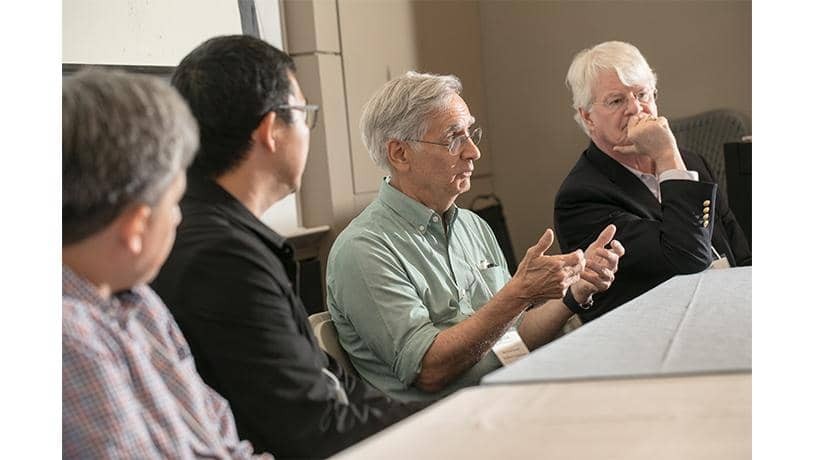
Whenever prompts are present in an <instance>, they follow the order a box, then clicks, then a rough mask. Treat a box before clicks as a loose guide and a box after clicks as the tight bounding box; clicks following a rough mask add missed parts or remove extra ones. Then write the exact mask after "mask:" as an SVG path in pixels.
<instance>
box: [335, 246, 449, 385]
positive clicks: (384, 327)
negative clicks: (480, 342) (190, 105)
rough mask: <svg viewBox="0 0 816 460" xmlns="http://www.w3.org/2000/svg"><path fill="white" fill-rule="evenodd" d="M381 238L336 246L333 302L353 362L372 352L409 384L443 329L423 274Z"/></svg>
mask: <svg viewBox="0 0 816 460" xmlns="http://www.w3.org/2000/svg"><path fill="white" fill-rule="evenodd" d="M381 238H382V237H381V236H379V235H374V234H372V233H369V234H365V233H364V234H358V235H356V236H355V237H353V238H351V239H349V240H346V241H344V242H341V243H340V244H339V245H338V246H337V247H336V248H335V250H334V251H333V254H332V257H331V261H330V264H332V265H333V267H332V270H331V271H330V276H329V280H328V284H329V293H330V301H329V306H330V311H332V316H333V318H334V319H335V324H336V325H337V328H338V334H339V338H340V342H341V344H342V345H343V347H344V348H346V350H348V351H349V352H350V353H349V354H350V355H351V356H352V361H355V356H357V357H359V356H364V355H365V354H366V352H367V351H370V352H371V353H373V354H374V355H375V356H376V358H377V359H378V360H379V361H381V362H382V363H385V364H386V365H387V366H388V367H389V368H390V369H389V370H390V372H391V373H392V374H393V375H395V376H396V377H397V379H398V380H399V381H400V382H402V384H403V385H404V386H405V387H408V386H410V385H411V384H412V383H413V382H414V379H415V378H416V376H417V374H418V373H419V371H420V369H421V363H422V359H423V357H424V356H425V353H426V352H427V350H428V348H429V347H430V346H431V344H432V343H433V341H434V339H435V338H436V336H437V335H438V334H439V332H440V329H439V328H437V327H436V326H435V325H434V323H433V321H432V320H431V317H430V313H429V309H428V308H427V306H426V305H425V304H424V303H423V300H422V296H421V295H420V293H421V292H422V289H423V288H422V286H423V285H425V283H424V282H423V280H422V279H421V278H422V275H421V274H420V273H418V272H416V271H415V270H412V268H411V267H409V266H406V264H404V263H402V262H401V261H400V258H399V257H398V255H397V254H396V253H395V252H394V251H393V250H392V249H391V247H390V246H389V245H388V244H387V243H386V242H385V241H382V240H381ZM358 359H359V358H358ZM355 365H357V364H356V363H355Z"/></svg>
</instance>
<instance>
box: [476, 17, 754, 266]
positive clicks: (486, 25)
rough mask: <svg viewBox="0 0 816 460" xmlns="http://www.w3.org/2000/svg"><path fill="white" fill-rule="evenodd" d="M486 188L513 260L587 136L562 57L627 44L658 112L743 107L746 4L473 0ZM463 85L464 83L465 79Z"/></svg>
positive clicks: (540, 225)
mask: <svg viewBox="0 0 816 460" xmlns="http://www.w3.org/2000/svg"><path fill="white" fill-rule="evenodd" d="M480 7H481V8H480V14H481V43H482V81H483V85H484V87H485V93H486V97H487V112H488V114H489V117H490V125H489V131H488V132H487V133H486V134H487V141H488V142H489V143H490V149H491V151H492V152H493V155H492V170H493V185H494V188H495V191H496V193H497V194H498V195H499V196H500V197H501V198H502V201H503V203H504V206H505V215H506V217H507V220H508V224H509V226H510V232H511V237H512V240H513V244H514V246H515V251H516V254H517V256H521V255H523V253H524V251H525V250H526V248H527V247H528V246H530V245H532V244H533V243H534V242H535V241H536V240H537V238H538V237H539V236H540V234H541V233H542V232H543V231H544V229H545V228H547V227H550V226H552V213H553V199H554V196H555V193H556V191H557V190H558V187H559V185H560V183H561V181H562V180H563V178H564V177H565V176H566V174H567V173H568V172H569V169H570V168H571V167H572V165H573V164H574V162H575V160H576V159H577V157H578V155H579V154H580V152H581V151H582V150H583V149H584V148H586V145H587V143H588V139H587V138H586V136H585V135H584V134H583V132H582V131H580V130H579V128H578V126H577V125H576V124H575V122H574V120H573V119H572V108H571V97H570V94H569V91H568V89H567V88H566V86H565V85H564V77H565V75H566V71H567V68H568V67H569V64H570V62H571V60H572V56H573V55H574V54H575V53H576V52H578V51H579V50H581V49H583V48H586V47H589V46H592V45H594V44H596V43H599V42H602V41H606V40H624V41H628V42H631V43H632V44H634V45H635V46H637V47H638V48H640V50H641V52H642V53H643V54H644V56H646V59H647V60H648V61H649V63H650V64H651V66H652V68H654V69H655V70H656V72H657V74H658V87H659V88H660V100H659V102H658V104H659V109H660V113H661V115H665V116H667V117H669V118H672V117H677V116H684V115H689V114H693V113H697V112H701V111H704V110H707V109H713V108H721V107H729V108H736V109H739V110H742V111H745V112H746V113H748V114H749V115H750V113H751V3H750V2H662V1H661V2H575V1H564V2H518V1H513V2H496V1H482V2H480ZM465 83H466V84H467V82H465Z"/></svg>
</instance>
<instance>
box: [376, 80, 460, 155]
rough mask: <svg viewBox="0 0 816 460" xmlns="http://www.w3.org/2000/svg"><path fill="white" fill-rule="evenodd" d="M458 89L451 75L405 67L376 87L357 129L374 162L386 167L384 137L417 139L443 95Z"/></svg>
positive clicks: (441, 104) (441, 106)
mask: <svg viewBox="0 0 816 460" xmlns="http://www.w3.org/2000/svg"><path fill="white" fill-rule="evenodd" d="M461 92H462V83H461V82H460V81H459V78H457V77H456V76H454V75H435V74H430V73H417V72H412V71H409V72H407V73H405V75H402V76H399V77H397V78H395V79H393V80H391V81H389V82H388V83H386V84H385V86H383V87H382V88H380V89H379V90H378V91H377V92H376V93H375V94H374V96H372V97H371V99H370V100H369V101H368V103H366V105H365V107H363V115H362V117H360V130H361V131H362V134H363V144H365V147H366V149H368V154H369V155H370V156H371V159H372V160H373V161H374V163H375V164H376V165H377V166H379V167H380V168H382V169H384V170H386V171H388V170H390V164H389V162H388V141H389V140H391V139H396V140H406V139H421V138H423V137H424V136H425V134H426V133H427V132H428V128H429V124H428V123H429V120H430V118H431V117H432V116H433V115H434V114H435V113H437V112H439V111H441V110H443V109H444V108H445V107H446V106H447V103H448V100H447V97H446V96H450V95H452V94H460V93H461Z"/></svg>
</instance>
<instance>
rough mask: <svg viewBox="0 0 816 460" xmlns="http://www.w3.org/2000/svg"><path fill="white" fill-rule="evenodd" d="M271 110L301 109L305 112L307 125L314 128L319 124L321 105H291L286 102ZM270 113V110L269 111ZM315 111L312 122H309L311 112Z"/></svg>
mask: <svg viewBox="0 0 816 460" xmlns="http://www.w3.org/2000/svg"><path fill="white" fill-rule="evenodd" d="M269 110H270V111H273V110H274V111H277V110H300V111H302V112H303V113H304V114H305V119H304V120H303V121H304V122H305V123H306V126H308V127H309V129H310V130H312V129H314V128H315V126H317V114H318V112H320V106H319V105H317V104H303V105H291V104H284V105H279V106H276V107H272V108H271V109H269ZM267 113H269V112H267ZM310 113H313V114H314V115H313V118H312V122H311V123H309V114H310Z"/></svg>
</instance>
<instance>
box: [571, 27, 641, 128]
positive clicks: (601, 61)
mask: <svg viewBox="0 0 816 460" xmlns="http://www.w3.org/2000/svg"><path fill="white" fill-rule="evenodd" d="M607 70H614V71H615V73H616V74H618V78H619V79H620V81H621V83H623V84H624V85H626V86H634V85H645V86H648V87H650V88H657V74H656V73H655V72H654V71H653V70H652V68H651V67H649V63H648V62H646V58H644V57H643V55H642V54H640V51H639V50H638V49H637V48H636V47H635V46H634V45H631V44H629V43H626V42H619V41H609V42H603V43H600V44H598V45H595V46H593V47H592V48H587V49H584V50H581V51H580V52H579V53H578V54H576V55H575V57H574V58H573V59H572V64H570V68H569V70H568V71H567V79H566V84H567V86H568V87H569V88H570V89H571V90H572V108H573V109H575V121H576V122H578V126H580V127H581V128H582V129H583V130H584V132H585V133H587V135H589V129H588V128H587V127H586V125H585V124H584V120H583V118H581V114H580V112H579V111H578V109H584V110H585V111H587V112H589V111H590V110H591V109H592V103H593V100H594V97H595V95H594V94H592V90H593V88H594V87H595V84H596V83H597V81H598V75H600V74H601V72H603V71H607Z"/></svg>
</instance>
